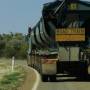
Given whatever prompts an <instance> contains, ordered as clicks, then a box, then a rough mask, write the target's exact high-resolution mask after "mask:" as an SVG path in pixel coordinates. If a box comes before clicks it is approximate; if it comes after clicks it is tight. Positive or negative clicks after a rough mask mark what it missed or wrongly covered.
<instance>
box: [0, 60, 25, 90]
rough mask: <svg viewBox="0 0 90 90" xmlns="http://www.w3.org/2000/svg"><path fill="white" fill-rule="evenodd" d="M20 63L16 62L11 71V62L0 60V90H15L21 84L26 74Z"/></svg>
mask: <svg viewBox="0 0 90 90" xmlns="http://www.w3.org/2000/svg"><path fill="white" fill-rule="evenodd" d="M20 63H21V62H20ZM20 63H19V62H16V64H15V66H14V70H13V71H12V69H11V61H10V60H5V59H2V60H1V59H0V90H17V88H18V87H19V86H20V85H21V84H22V83H23V81H24V79H25V76H26V72H25V70H24V68H23V67H22V66H21V65H20Z"/></svg>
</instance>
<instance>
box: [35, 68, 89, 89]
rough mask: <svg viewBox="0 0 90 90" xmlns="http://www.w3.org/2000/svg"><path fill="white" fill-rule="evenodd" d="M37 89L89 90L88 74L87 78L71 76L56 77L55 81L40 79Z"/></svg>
mask: <svg viewBox="0 0 90 90" xmlns="http://www.w3.org/2000/svg"><path fill="white" fill-rule="evenodd" d="M89 74H90V67H89ZM37 90H90V76H89V77H88V78H87V80H82V79H75V78H72V77H64V78H63V77H57V81H56V82H42V81H41V82H40V84H39V86H38V89H37Z"/></svg>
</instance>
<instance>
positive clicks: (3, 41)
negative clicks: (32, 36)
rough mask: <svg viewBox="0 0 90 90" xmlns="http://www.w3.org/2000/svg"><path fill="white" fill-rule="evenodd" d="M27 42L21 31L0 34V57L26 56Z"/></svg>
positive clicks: (22, 57)
mask: <svg viewBox="0 0 90 90" xmlns="http://www.w3.org/2000/svg"><path fill="white" fill-rule="evenodd" d="M27 47H28V45H27V43H26V41H25V35H23V34H21V33H15V34H13V33H10V34H0V57H6V58H11V57H12V56H15V58H20V59H24V58H26V54H27V53H26V52H27Z"/></svg>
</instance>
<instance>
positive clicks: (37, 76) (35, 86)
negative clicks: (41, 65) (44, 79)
mask: <svg viewBox="0 0 90 90" xmlns="http://www.w3.org/2000/svg"><path fill="white" fill-rule="evenodd" d="M31 69H32V70H33V71H34V72H35V74H36V81H35V84H34V85H33V87H32V90H37V88H38V85H39V82H40V75H39V73H38V72H37V71H36V70H35V69H33V68H31Z"/></svg>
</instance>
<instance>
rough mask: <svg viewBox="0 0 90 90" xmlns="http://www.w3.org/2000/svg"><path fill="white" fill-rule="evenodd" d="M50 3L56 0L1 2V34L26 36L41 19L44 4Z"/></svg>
mask: <svg viewBox="0 0 90 90" xmlns="http://www.w3.org/2000/svg"><path fill="white" fill-rule="evenodd" d="M50 1H54V0H0V33H10V32H13V33H15V32H19V33H24V34H26V33H27V31H28V27H29V26H31V27H33V26H34V25H35V24H36V23H37V22H38V20H39V19H40V17H41V11H42V6H43V4H44V3H47V2H50ZM88 1H90V0H88Z"/></svg>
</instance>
